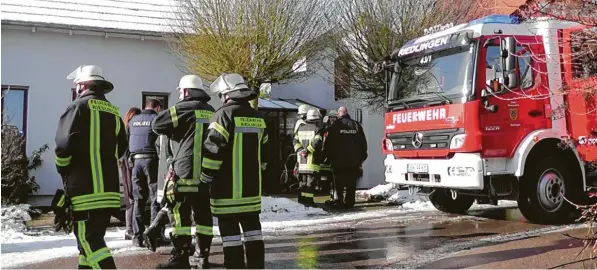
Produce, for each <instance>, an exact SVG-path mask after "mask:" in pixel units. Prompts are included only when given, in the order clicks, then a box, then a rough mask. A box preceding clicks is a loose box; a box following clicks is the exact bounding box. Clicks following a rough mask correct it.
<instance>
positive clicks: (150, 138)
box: [129, 110, 158, 155]
mask: <svg viewBox="0 0 597 270" xmlns="http://www.w3.org/2000/svg"><path fill="white" fill-rule="evenodd" d="M157 115H158V114H157V113H156V112H155V111H154V110H143V111H142V112H141V114H138V115H135V116H134V117H133V118H132V119H131V121H130V123H129V151H130V152H131V153H132V154H133V155H134V154H157V150H156V145H155V144H156V140H157V138H158V135H157V134H155V133H154V132H153V131H152V130H151V121H153V119H154V118H155V117H156V116H157Z"/></svg>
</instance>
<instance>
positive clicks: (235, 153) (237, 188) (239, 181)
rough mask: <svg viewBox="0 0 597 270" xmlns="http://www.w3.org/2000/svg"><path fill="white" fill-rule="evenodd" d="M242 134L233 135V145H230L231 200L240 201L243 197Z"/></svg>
mask: <svg viewBox="0 0 597 270" xmlns="http://www.w3.org/2000/svg"><path fill="white" fill-rule="evenodd" d="M242 156H243V134H242V133H235V134H234V144H233V145H232V168H233V172H232V198H233V199H240V198H242V197H243V175H242V171H243V160H242Z"/></svg>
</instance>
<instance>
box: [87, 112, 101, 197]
mask: <svg viewBox="0 0 597 270" xmlns="http://www.w3.org/2000/svg"><path fill="white" fill-rule="evenodd" d="M95 113H96V112H95V111H91V113H90V116H91V120H90V121H89V159H90V161H91V178H92V181H93V193H98V192H99V187H98V186H97V180H98V178H99V174H98V173H97V171H98V168H97V160H96V157H97V156H96V154H95V152H96V149H95V147H96V146H97V145H96V143H95V141H96V140H97V139H96V138H95V137H96V135H97V132H96V130H95V129H96V125H95V122H96V121H98V122H99V119H97V117H96V114H95Z"/></svg>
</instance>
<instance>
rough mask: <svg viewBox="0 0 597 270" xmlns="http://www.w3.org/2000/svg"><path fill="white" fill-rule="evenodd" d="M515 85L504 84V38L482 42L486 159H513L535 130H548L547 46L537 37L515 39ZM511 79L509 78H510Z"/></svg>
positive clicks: (482, 118)
mask: <svg viewBox="0 0 597 270" xmlns="http://www.w3.org/2000/svg"><path fill="white" fill-rule="evenodd" d="M515 40H516V52H515V53H514V55H515V56H516V60H515V70H514V74H515V76H516V78H517V80H516V83H515V85H513V86H512V87H508V86H507V85H505V84H504V80H503V77H504V76H503V75H502V74H503V68H502V60H501V59H502V56H501V49H500V37H487V38H486V40H484V41H482V42H481V44H484V46H481V48H480V52H479V58H478V60H479V62H478V67H479V68H478V71H479V72H477V74H478V77H477V89H476V90H477V95H478V96H479V97H480V99H481V102H480V104H481V105H480V106H481V107H482V108H480V110H479V111H480V119H479V124H480V130H481V133H482V152H481V154H482V156H484V157H512V156H513V155H514V151H515V150H516V147H517V146H518V144H519V143H520V141H521V140H522V139H523V138H524V137H525V136H526V135H528V134H529V133H530V132H532V131H533V130H537V129H543V128H548V127H550V125H551V121H549V120H550V119H549V118H548V117H549V116H547V115H548V112H547V111H548V110H549V107H548V106H549V88H548V87H547V78H546V77H545V76H546V75H545V74H546V73H545V70H546V67H545V61H540V60H539V59H538V56H540V55H543V45H542V42H541V40H538V39H537V38H536V37H522V36H518V37H515ZM506 77H507V76H506Z"/></svg>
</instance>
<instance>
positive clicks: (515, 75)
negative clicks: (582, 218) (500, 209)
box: [375, 15, 597, 224]
mask: <svg viewBox="0 0 597 270" xmlns="http://www.w3.org/2000/svg"><path fill="white" fill-rule="evenodd" d="M581 30H582V28H581V27H580V26H578V25H575V24H574V23H571V22H563V21H557V20H553V19H541V18H538V19H537V20H535V21H533V22H525V23H519V22H517V21H516V19H515V18H512V17H510V16H504V15H491V16H488V17H484V18H480V19H477V20H475V21H472V22H470V23H466V24H461V25H457V26H452V27H449V28H448V29H444V30H441V31H439V32H435V33H431V34H427V35H426V36H423V37H421V38H418V39H415V40H412V41H410V42H408V43H407V44H405V45H404V46H403V47H402V48H400V49H398V50H396V51H395V52H394V53H392V55H391V56H390V57H388V58H387V59H386V60H385V61H383V62H380V63H377V64H376V67H375V69H377V71H382V70H385V71H386V72H388V73H390V74H391V75H392V76H390V77H389V78H390V80H389V84H388V99H387V111H386V114H385V138H384V140H383V151H384V154H385V155H386V158H385V160H384V164H385V177H386V181H387V182H389V183H396V184H399V185H401V186H408V187H409V189H410V190H411V191H414V192H416V191H417V190H418V192H421V193H425V194H428V195H429V198H430V201H431V202H432V203H433V205H434V206H435V207H436V208H437V209H439V210H441V211H444V212H449V213H463V212H465V211H467V210H468V209H469V208H470V207H471V205H472V204H473V202H474V201H475V200H476V201H477V203H480V204H495V205H497V202H498V200H517V201H518V207H519V209H520V211H521V212H522V214H523V215H524V216H525V217H526V218H527V219H528V220H529V221H531V222H535V223H548V224H550V223H559V222H564V221H570V220H571V218H573V217H574V216H575V215H574V213H575V211H574V207H573V206H572V205H571V204H569V203H567V202H566V200H567V199H569V200H571V201H573V202H586V201H587V200H586V198H587V197H588V196H586V194H587V191H588V190H589V189H590V188H591V186H592V185H593V186H595V184H593V183H592V182H591V179H592V177H593V175H594V173H595V171H596V167H595V165H596V164H597V99H595V97H594V96H592V95H589V94H587V92H588V90H587V91H584V90H583V89H584V88H590V86H593V89H594V88H595V87H597V80H596V79H595V78H597V71H596V70H595V69H593V70H590V69H587V68H583V65H575V61H577V59H575V57H576V56H575V55H576V54H575V53H574V52H576V51H577V49H578V45H575V43H574V42H573V41H572V40H573V39H574V38H573V37H575V36H576V35H575V33H577V32H578V31H581Z"/></svg>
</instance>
